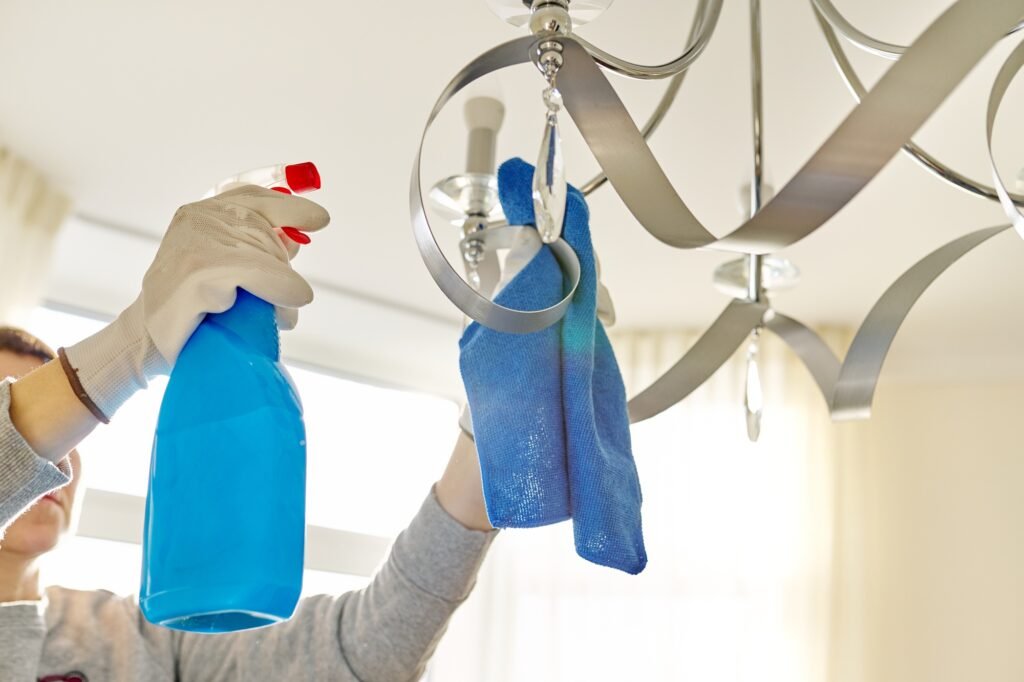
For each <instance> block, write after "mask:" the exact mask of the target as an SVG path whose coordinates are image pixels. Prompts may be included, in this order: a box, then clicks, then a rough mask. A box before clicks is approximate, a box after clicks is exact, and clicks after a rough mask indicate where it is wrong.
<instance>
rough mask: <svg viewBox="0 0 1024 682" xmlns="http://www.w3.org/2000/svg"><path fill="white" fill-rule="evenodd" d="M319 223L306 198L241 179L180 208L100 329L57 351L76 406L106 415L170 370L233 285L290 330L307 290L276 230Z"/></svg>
mask: <svg viewBox="0 0 1024 682" xmlns="http://www.w3.org/2000/svg"><path fill="white" fill-rule="evenodd" d="M328 222H330V216H328V214H327V211H326V210H324V209H323V208H322V207H321V206H319V205H318V204H315V203H313V202H312V201H309V200H308V199H303V198H301V197H297V196H291V195H287V194H282V193H280V192H275V191H272V190H268V189H263V188H261V187H255V186H251V185H249V186H245V187H239V188H237V189H233V190H231V191H229V192H225V193H224V194H220V195H218V196H215V197H211V198H209V199H204V200H203V201H199V202H196V203H193V204H187V205H185V206H182V207H181V208H180V209H178V211H177V213H175V214H174V218H173V219H172V220H171V224H170V226H169V227H168V228H167V232H166V234H165V235H164V238H163V241H162V242H161V244H160V249H159V250H158V251H157V254H156V258H155V259H154V260H153V263H152V265H150V267H149V270H148V271H147V272H146V275H145V277H144V278H143V280H142V293H141V294H140V295H139V297H138V298H137V299H136V300H135V302H134V303H132V304H131V305H130V306H129V307H128V308H127V309H125V310H124V312H122V313H121V314H120V315H119V316H118V318H117V319H116V320H114V322H112V323H111V324H110V325H109V326H107V327H105V328H104V329H102V330H100V331H99V332H98V333H96V334H94V335H93V336H90V337H89V338H87V339H85V340H83V341H81V342H79V343H77V344H75V345H74V346H71V347H69V348H67V349H62V350H63V351H64V352H63V353H62V358H61V359H62V362H63V363H64V365H65V371H67V372H68V378H69V379H70V380H71V383H72V386H73V388H75V390H76V392H78V393H79V397H80V398H82V401H83V403H85V404H86V406H87V407H89V408H90V410H92V411H93V414H95V415H96V417H97V418H98V419H100V420H101V421H106V420H107V419H109V418H110V417H111V416H113V414H114V412H116V411H117V409H118V408H119V407H120V406H121V405H122V404H123V403H124V402H125V401H126V400H127V399H128V398H129V397H131V396H132V394H134V393H135V392H136V391H137V390H139V389H142V388H145V387H146V385H147V382H148V381H149V380H150V379H152V378H153V377H154V376H157V375H160V374H167V373H169V372H170V369H171V367H172V366H173V365H174V362H175V360H177V358H178V354H179V353H180V352H181V349H182V347H183V346H184V345H185V342H186V341H188V339H189V337H190V336H191V335H192V332H193V331H195V329H196V327H198V326H199V323H200V322H202V320H203V317H204V316H205V315H206V313H220V312H224V311H225V310H227V309H228V308H230V307H231V306H232V305H233V304H234V302H235V294H236V289H238V288H242V289H245V290H246V291H248V292H249V293H251V294H253V295H255V296H258V297H259V298H262V299H263V300H265V301H267V302H269V303H271V304H273V305H274V306H275V307H276V308H277V319H278V325H279V326H280V328H282V329H291V328H293V327H294V326H295V323H296V321H297V318H298V308H300V307H302V306H304V305H306V304H308V303H309V302H310V301H312V300H313V290H312V289H311V288H310V286H309V284H308V283H307V282H306V280H304V279H303V278H302V277H301V276H300V275H299V274H298V273H296V272H295V271H294V270H293V269H292V267H291V265H290V264H289V262H288V261H289V258H290V257H291V256H293V255H294V254H295V253H296V251H297V249H295V248H294V247H290V246H286V245H285V244H284V243H283V242H282V238H281V237H280V236H279V228H281V227H286V226H288V227H295V228H297V229H299V230H302V231H304V232H312V231H316V230H320V229H322V228H324V227H326V226H327V223H328ZM75 375H77V380H78V383H79V386H75ZM90 402H91V403H92V405H90V404H89V403H90Z"/></svg>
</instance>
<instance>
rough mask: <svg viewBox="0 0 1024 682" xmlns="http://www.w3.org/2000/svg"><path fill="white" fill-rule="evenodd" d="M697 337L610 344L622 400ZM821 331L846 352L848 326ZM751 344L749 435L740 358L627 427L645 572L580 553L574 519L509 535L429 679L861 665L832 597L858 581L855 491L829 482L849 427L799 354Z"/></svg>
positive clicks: (809, 680) (794, 671)
mask: <svg viewBox="0 0 1024 682" xmlns="http://www.w3.org/2000/svg"><path fill="white" fill-rule="evenodd" d="M696 338H697V337H696V335H694V334H690V333H683V332H678V333H675V332H636V333H627V334H619V335H617V336H615V337H614V338H613V341H614V343H615V347H616V351H617V355H618V358H619V362H620V364H621V365H622V369H623V375H624V378H625V380H626V383H627V387H628V390H629V393H630V394H634V393H636V392H637V391H638V390H639V389H640V388H642V387H644V386H646V385H648V384H649V383H650V382H651V381H652V380H653V379H654V378H655V377H656V376H658V375H659V374H660V372H662V371H664V369H666V368H667V367H668V366H670V365H671V364H672V363H673V362H674V361H675V360H677V359H678V358H679V357H680V356H681V355H682V353H683V352H684V351H685V350H686V348H688V347H689V346H690V345H692V343H693V342H694V341H695V340H696ZM827 338H828V340H829V341H830V342H834V344H835V346H836V350H837V351H839V352H845V347H846V343H845V341H846V338H845V335H844V334H843V333H841V332H833V333H829V334H827ZM762 343H763V350H762V353H761V365H762V383H763V385H764V392H765V414H764V424H763V427H762V432H761V438H760V442H758V443H756V444H753V443H750V442H748V441H747V437H746V430H745V423H744V417H743V409H742V395H743V377H744V355H743V353H742V352H740V353H737V355H736V357H734V358H733V359H732V361H730V363H728V364H727V365H726V366H725V367H723V368H722V369H721V370H720V371H719V372H718V374H716V375H715V377H714V378H713V379H712V380H711V381H709V382H708V383H707V384H705V385H704V386H703V387H701V388H700V389H699V390H698V391H697V392H695V393H694V394H693V395H691V396H690V397H689V398H688V399H687V400H685V401H684V402H683V403H682V404H680V405H678V406H676V407H675V408H673V409H671V410H669V411H668V412H666V413H664V414H662V415H659V416H658V417H656V418H654V419H651V420H649V421H648V422H645V423H643V424H639V425H637V426H635V427H634V430H633V441H634V453H635V455H636V459H637V465H638V468H639V470H640V477H641V483H642V485H643V489H644V524H645V536H646V540H647V544H648V553H649V557H650V563H649V565H648V568H647V570H646V571H645V572H644V573H643V574H641V575H640V576H638V577H630V576H626V575H620V574H618V573H615V572H612V571H610V570H608V569H602V568H598V567H595V566H592V565H590V564H588V563H586V562H585V561H583V560H582V559H579V558H577V557H576V556H575V554H574V553H573V551H572V539H571V538H572V536H571V529H570V527H569V525H568V524H561V525H559V526H555V527H550V528H544V529H537V530H529V531H512V532H509V531H506V532H504V533H503V535H502V537H501V538H499V540H498V542H497V543H496V544H495V546H494V548H493V550H492V555H491V557H490V558H489V559H488V562H487V564H486V565H485V568H484V571H483V573H482V575H481V578H480V581H479V584H478V587H477V591H476V593H475V594H474V595H473V597H471V599H470V600H469V601H468V602H467V604H465V605H464V608H463V610H462V611H461V612H460V613H458V614H457V616H456V619H455V621H453V623H452V627H451V631H450V633H449V636H448V637H447V638H446V640H445V641H444V642H443V643H442V645H441V648H440V650H439V651H438V654H437V656H436V658H435V662H434V665H433V668H432V670H431V677H430V678H429V679H431V680H432V681H433V682H469V681H470V680H473V681H474V682H479V681H481V680H486V681H487V682H512V681H513V680H515V681H522V680H531V681H535V682H545V681H550V682H555V681H557V682H577V681H578V682H601V681H608V682H611V681H613V680H614V681H616V682H618V681H620V680H699V681H700V682H716V681H719V680H721V681H725V680H728V681H730V682H739V681H746V680H750V681H754V680H756V681H757V682H768V681H773V680H779V681H780V682H781V681H785V682H818V681H822V680H830V679H838V675H839V673H838V667H837V665H836V658H837V657H838V656H847V655H852V656H856V655H857V652H856V650H855V649H856V643H855V642H853V643H851V636H852V635H851V632H853V631H854V630H856V627H857V623H856V617H855V616H854V615H852V613H851V609H853V608H854V607H855V606H856V605H852V604H849V603H847V602H846V601H844V600H843V599H841V598H840V596H839V592H838V591H837V590H838V588H839V587H840V586H839V583H840V582H844V583H850V582H851V581H853V580H855V576H851V575H848V574H847V573H846V572H844V571H842V570H841V569H840V565H839V562H838V561H837V558H839V548H838V546H837V544H836V543H837V536H838V535H839V534H840V531H839V529H840V528H841V527H843V528H845V527H846V526H845V525H844V524H843V523H841V522H840V521H841V518H840V517H841V516H843V512H842V510H841V507H842V505H843V504H844V500H845V499H846V498H847V497H848V495H847V494H846V493H844V491H843V488H842V487H841V486H843V485H846V484H844V483H843V482H842V481H841V479H840V477H839V476H838V473H839V471H840V469H842V468H844V467H846V466H848V464H849V460H850V458H851V457H854V458H855V457H856V455H857V450H858V447H859V437H860V427H858V426H856V425H849V424H841V425H833V424H832V422H831V420H830V418H829V416H828V413H827V410H826V409H825V405H824V402H823V400H822V398H821V396H820V394H819V393H818V392H817V389H816V387H815V385H814V383H813V381H812V380H811V378H810V375H809V374H808V373H807V371H806V370H805V369H804V368H803V367H802V365H800V363H799V361H797V360H796V359H795V357H793V356H792V354H791V353H789V351H788V350H786V349H785V347H784V346H783V345H782V343H781V342H779V341H778V340H777V339H775V338H774V337H772V336H771V335H770V334H768V335H765V336H764V337H763V338H762ZM741 350H742V349H741ZM844 523H845V522H844ZM842 533H843V534H846V533H847V531H846V530H844V531H842ZM840 612H841V613H840ZM839 640H841V643H840V642H839Z"/></svg>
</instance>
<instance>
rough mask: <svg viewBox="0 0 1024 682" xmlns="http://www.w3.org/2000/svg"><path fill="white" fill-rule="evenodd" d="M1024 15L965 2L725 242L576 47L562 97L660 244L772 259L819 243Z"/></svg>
mask: <svg viewBox="0 0 1024 682" xmlns="http://www.w3.org/2000/svg"><path fill="white" fill-rule="evenodd" d="M1022 14H1024V0H1003V1H1002V2H993V3H977V2H974V1H972V0H959V1H958V2H956V3H955V4H954V5H953V6H952V7H950V8H949V9H948V10H947V11H946V12H945V13H944V14H942V16H940V17H939V18H938V19H937V20H936V21H935V23H933V24H932V25H931V26H930V27H929V28H928V29H927V30H926V31H925V32H924V34H923V35H922V36H921V38H919V39H918V41H917V42H915V44H914V45H913V47H912V48H911V49H910V50H908V51H907V53H906V54H905V55H904V57H903V58H902V59H900V60H899V61H898V62H896V63H895V64H893V66H892V67H891V68H890V69H889V71H888V72H887V73H886V74H885V75H884V76H883V77H882V78H881V79H880V80H879V82H878V84H877V85H876V86H875V87H874V89H872V90H871V92H869V93H868V94H867V96H866V97H865V98H864V99H863V101H862V102H861V103H860V105H858V106H857V107H856V108H855V109H854V110H853V111H852V112H851V113H850V114H849V116H847V118H846V119H845V120H844V121H843V123H842V124H840V126H839V127H838V128H837V129H836V131H835V132H834V133H833V134H832V135H831V136H830V137H829V138H828V140H826V141H825V143H824V144H823V145H822V146H821V147H820V148H819V149H818V151H817V152H816V153H815V154H814V155H813V156H812V157H811V159H810V160H809V161H808V162H807V163H806V164H805V165H804V167H803V168H802V169H801V170H800V171H799V172H798V173H797V174H796V176H795V177H794V178H793V179H792V180H790V182H789V183H787V185H786V186H785V187H783V188H782V190H781V191H780V192H779V194H778V195H777V196H776V197H775V198H774V199H772V200H771V201H770V202H768V203H767V204H765V205H764V207H763V209H762V210H761V211H760V212H758V214H757V215H755V216H754V217H752V218H751V219H750V220H748V221H747V222H746V223H745V224H743V225H741V226H740V227H739V228H737V229H736V230H734V231H733V232H731V233H730V234H728V235H727V236H725V237H723V238H716V237H715V235H714V234H712V233H711V232H709V231H708V230H707V229H706V228H705V227H704V225H703V224H701V223H700V221H699V220H698V219H697V218H696V216H694V215H693V213H692V212H691V211H690V209H689V207H688V206H687V205H686V204H685V203H684V202H683V200H682V199H681V198H680V197H679V195H678V194H677V193H676V192H675V190H674V189H673V188H672V185H671V183H670V182H669V180H668V178H667V177H666V176H665V173H664V171H663V170H662V169H661V167H660V166H659V165H658V162H657V160H656V159H655V158H654V155H653V153H652V152H651V150H650V148H649V147H648V146H647V144H646V142H645V141H644V139H643V136H642V135H641V134H640V131H639V130H638V129H637V128H636V125H635V124H634V123H633V121H632V119H631V117H630V116H629V113H628V112H627V111H626V108H625V107H624V106H623V104H622V102H621V100H620V99H619V97H618V95H617V94H616V93H615V90H614V89H613V88H612V86H611V84H610V83H609V82H608V79H607V78H606V77H605V76H604V75H603V74H602V73H601V71H600V69H599V68H598V67H597V64H596V63H595V62H594V60H593V59H592V58H590V56H589V55H588V54H587V52H586V50H585V49H584V48H583V47H582V46H581V44H580V43H578V42H577V41H576V40H575V39H573V38H571V37H567V38H564V39H563V43H564V45H565V53H564V54H565V64H564V65H563V66H562V69H561V71H560V73H559V89H560V90H561V92H562V96H563V97H564V100H565V106H566V109H567V110H568V112H569V113H570V115H571V116H572V117H573V119H574V120H575V122H576V125H577V127H578V128H579V130H580V132H581V133H582V134H583V137H584V139H585V140H586V142H587V144H588V145H589V147H590V149H591V151H592V152H593V153H594V155H595V156H596V157H597V159H598V161H599V163H600V165H601V167H602V169H603V170H604V172H605V173H606V174H607V175H608V177H609V179H610V181H611V183H612V185H613V186H615V188H616V191H617V192H618V194H619V195H620V197H621V198H622V199H623V201H624V202H625V204H626V205H627V207H628V208H629V209H630V211H631V212H632V213H633V215H634V216H636V218H637V219H638V220H639V221H640V223H641V225H643V226H644V228H645V229H647V230H648V231H649V232H650V233H651V234H652V235H653V236H654V237H655V238H657V239H659V240H661V241H662V242H664V243H666V244H669V245H670V246H674V247H677V248H685V249H692V248H701V247H710V248H717V249H723V250H730V251H739V252H745V253H769V252H771V251H776V250H779V249H781V248H783V247H786V246H789V245H791V244H794V243H795V242H797V241H799V240H800V239H802V238H804V237H806V236H807V235H809V234H811V233H812V232H814V231H815V230H816V229H817V228H818V227H820V226H821V225H822V224H824V223H825V222H826V221H827V220H828V219H830V218H831V217H832V216H833V215H835V213H837V212H838V211H839V210H840V209H841V208H842V207H843V206H845V205H846V204H847V203H848V202H849V201H850V200H851V199H852V198H853V197H854V196H856V195H857V194H858V193H859V192H860V190H861V189H863V187H864V186H865V185H866V184H867V183H868V182H870V181H871V180H872V179H873V178H874V176H875V175H876V174H877V173H878V172H879V171H880V170H881V169H882V167H884V166H885V164H886V163H888V161H889V160H890V159H891V158H892V156H893V155H894V154H895V153H896V152H897V151H899V149H900V148H901V147H902V146H903V145H904V144H905V143H906V142H907V141H908V140H909V138H910V136H911V135H912V134H913V133H914V132H915V131H916V130H917V129H918V128H919V127H920V126H921V125H922V124H923V123H924V121H925V120H927V119H928V117H929V116H930V115H931V114H932V112H934V110H935V109H936V108H937V107H938V105H939V104H941V103H942V101H943V100H944V99H945V98H946V97H947V96H948V95H949V93H950V92H951V91H952V90H953V88H955V87H956V85H957V84H958V83H959V82H960V81H961V80H962V79H963V78H964V76H965V75H966V74H967V73H968V72H969V71H970V69H971V68H972V67H973V66H974V65H975V64H976V63H977V62H978V61H979V60H980V59H981V57H982V56H984V54H985V53H986V52H987V51H988V49H989V47H991V46H992V45H993V44H994V43H995V42H996V41H998V39H999V38H1000V36H1002V34H1003V33H1004V31H1005V27H1006V26H1008V25H1009V26H1012V25H1015V24H1016V22H1017V21H1018V20H1019V18H1020V16H1021V15H1022ZM952 44H956V45H957V49H956V50H955V51H953V50H949V49H948V46H949V45H952Z"/></svg>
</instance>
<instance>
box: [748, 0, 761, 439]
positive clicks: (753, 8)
mask: <svg viewBox="0 0 1024 682" xmlns="http://www.w3.org/2000/svg"><path fill="white" fill-rule="evenodd" d="M761 71H762V69H761V0H750V111H751V117H750V118H751V122H752V124H753V127H752V132H753V142H754V155H753V168H752V171H751V180H750V213H749V214H748V216H747V217H748V218H753V217H754V216H755V215H757V213H758V211H760V210H761V204H762V197H761V190H762V187H763V184H764V131H763V122H764V96H763V94H764V93H763V86H762V77H761ZM761 266H762V256H761V254H756V253H752V254H750V255H748V256H747V300H749V301H753V302H755V303H760V302H761V301H762V300H763V298H764V287H763V283H762V278H761V273H762V267H761ZM747 418H748V432H749V431H750V429H749V421H750V415H749V414H748V415H747ZM758 431H760V421H759V422H758ZM752 440H756V438H752Z"/></svg>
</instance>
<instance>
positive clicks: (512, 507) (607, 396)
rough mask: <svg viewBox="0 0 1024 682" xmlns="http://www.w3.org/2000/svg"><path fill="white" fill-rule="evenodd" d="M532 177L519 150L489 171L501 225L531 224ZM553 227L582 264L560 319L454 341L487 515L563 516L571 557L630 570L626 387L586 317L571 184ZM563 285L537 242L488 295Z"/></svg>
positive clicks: (593, 277) (589, 309) (633, 532)
mask: <svg viewBox="0 0 1024 682" xmlns="http://www.w3.org/2000/svg"><path fill="white" fill-rule="evenodd" d="M532 183H533V166H531V165H529V164H528V163H526V162H525V161H523V160H522V159H512V160H510V161H506V162H505V163H504V164H502V166H501V168H500V169H499V170H498V193H499V197H500V199H501V206H502V208H503V209H504V211H505V216H506V217H507V218H508V222H509V224H510V225H532V224H534V213H533V189H532ZM562 236H563V238H564V239H565V240H566V241H567V242H568V243H569V245H570V246H572V248H573V250H575V252H576V254H577V256H579V260H580V266H581V270H582V273H581V276H580V284H579V288H578V289H577V291H576V296H575V297H574V298H573V301H572V303H571V305H570V306H569V310H568V312H567V313H566V316H565V317H564V318H563V319H562V321H561V322H559V323H558V324H556V325H553V326H551V327H548V328H547V329H543V330H541V331H538V332H533V333H531V334H505V333H502V332H496V331H494V330H492V329H488V328H486V327H483V326H481V325H480V324H478V323H475V322H474V323H473V324H471V325H469V327H467V328H466V331H465V333H464V334H463V336H462V339H461V341H460V343H459V346H460V348H461V351H462V352H461V356H460V359H459V365H460V367H461V369H462V380H463V383H464V384H465V386H466V394H467V395H468V397H469V405H470V412H471V413H472V420H473V431H474V434H475V438H476V446H477V452H478V453H479V455H480V468H481V471H482V474H483V487H484V497H485V499H486V502H487V514H488V517H489V518H490V520H491V524H492V525H494V526H495V527H496V528H531V527H535V526H542V525H546V524H551V523H556V522H558V521H564V520H565V519H569V518H571V519H572V520H573V533H574V535H575V539H576V551H577V553H578V554H579V555H580V556H582V557H583V558H584V559H587V560H589V561H593V562H594V563H597V564H601V565H604V566H610V567H612V568H617V569H620V570H623V571H626V572H627V573H633V574H636V573H639V572H640V571H642V570H643V569H644V566H646V564H647V553H646V551H645V550H644V540H643V533H642V531H641V525H640V501H641V496H640V481H639V478H638V476H637V471H636V465H635V463H634V462H633V452H632V446H631V444H630V434H629V416H628V413H627V411H626V391H625V387H624V386H623V383H622V377H621V375H620V373H619V367H618V364H617V363H616V361H615V355H614V353H613V352H612V347H611V344H610V343H609V341H608V336H607V334H606V333H605V330H604V327H603V326H602V325H601V323H600V322H599V321H598V319H597V270H596V267H595V262H594V249H593V246H592V244H591V241H590V212H589V211H588V209H587V204H586V201H585V200H584V198H583V195H582V194H581V193H580V192H579V190H577V189H576V188H575V187H570V189H569V196H568V202H567V206H566V214H565V223H564V227H563V235H562ZM568 284H569V283H568V282H567V281H564V278H563V275H562V271H561V268H560V267H559V265H558V261H557V260H556V259H555V257H554V255H553V254H552V253H551V251H550V249H548V248H546V247H545V248H542V249H541V250H540V251H539V252H538V253H537V255H536V256H535V257H534V258H533V260H532V261H530V263H529V264H528V265H527V266H526V267H525V268H523V270H522V271H521V272H520V273H519V274H518V275H517V276H516V277H515V278H514V279H513V280H512V281H511V282H510V283H509V284H508V286H507V287H505V289H503V290H502V291H501V292H500V293H499V295H498V296H497V298H496V299H495V300H496V302H497V303H499V304H501V305H503V306H506V307H509V308H516V309H520V310H536V309H539V308H546V307H548V306H551V305H553V304H555V303H557V302H558V300H559V299H561V298H562V296H563V295H564V293H563V291H564V290H565V288H566V287H567V286H568Z"/></svg>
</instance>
